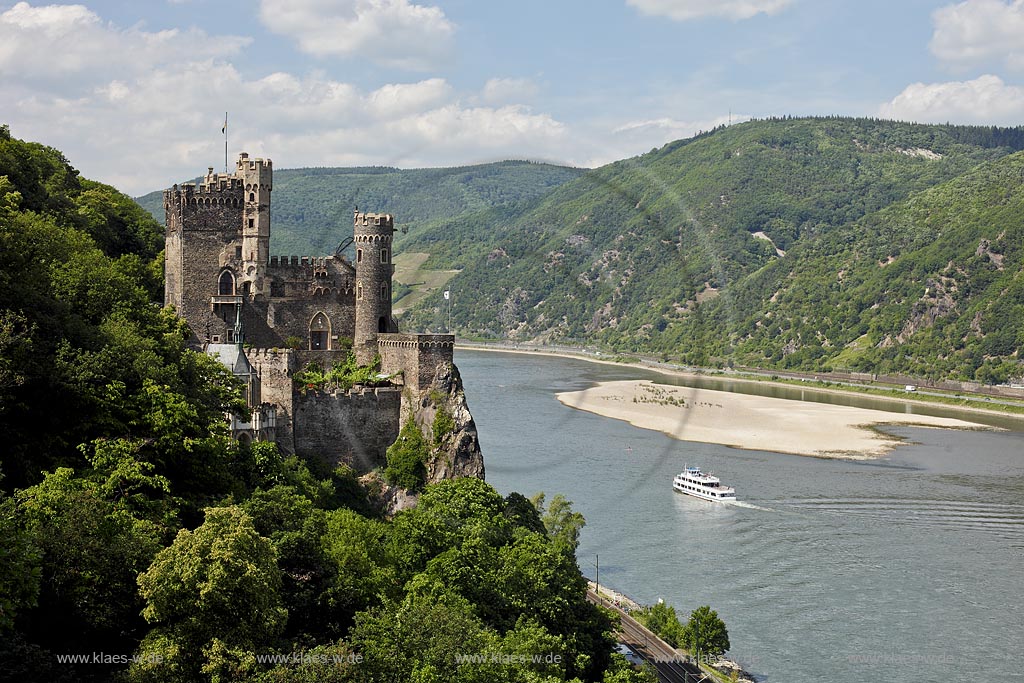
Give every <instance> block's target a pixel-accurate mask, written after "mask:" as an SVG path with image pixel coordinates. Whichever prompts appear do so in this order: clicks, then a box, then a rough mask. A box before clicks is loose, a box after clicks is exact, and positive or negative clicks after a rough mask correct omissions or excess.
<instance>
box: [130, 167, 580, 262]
mask: <svg viewBox="0 0 1024 683" xmlns="http://www.w3.org/2000/svg"><path fill="white" fill-rule="evenodd" d="M583 172H584V171H583V170H582V169H576V168H569V167H565V166H554V165H551V164H541V163H533V162H529V161H502V162H498V163H492V164H481V165H478V166H461V167H455V168H425V169H410V170H402V169H397V168H388V167H362V168H298V169H275V170H274V198H273V206H272V209H271V210H272V220H273V229H272V234H271V247H270V248H271V252H272V253H274V254H282V255H291V254H327V253H332V252H333V251H334V249H335V247H337V246H338V244H339V243H340V242H341V241H342V239H343V238H344V237H345V236H346V235H350V234H351V233H352V225H351V223H352V211H353V209H354V208H355V207H356V206H358V207H359V208H360V209H361V210H363V211H379V212H386V213H391V214H394V216H395V218H396V227H401V228H403V229H405V230H406V231H408V232H410V233H411V234H416V233H418V232H420V231H424V230H430V229H432V228H433V227H434V226H435V225H436V224H438V223H439V222H443V221H445V220H449V219H452V218H454V217H459V216H462V215H465V214H473V213H477V212H480V211H485V210H487V209H490V208H493V207H509V206H516V205H518V204H520V203H522V202H529V201H531V200H533V199H536V198H537V197H540V196H543V195H545V194H547V193H548V192H549V191H550V190H551V189H553V188H555V187H557V186H559V185H561V184H562V183H565V182H566V181H569V180H572V179H574V178H577V177H579V176H580V175H582V174H583ZM136 201H137V202H138V203H139V204H140V205H141V206H142V207H143V208H145V209H146V210H147V211H149V212H150V213H151V214H153V216H154V217H155V218H156V219H157V220H158V221H160V222H161V223H163V220H164V215H163V205H162V201H163V200H162V190H161V191H156V192H150V193H149V194H147V195H145V196H143V197H139V198H137V199H136ZM397 244H398V245H399V247H400V246H401V238H399V241H398V243H397Z"/></svg>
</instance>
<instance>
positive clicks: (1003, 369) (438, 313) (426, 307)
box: [404, 118, 1024, 383]
mask: <svg viewBox="0 0 1024 683" xmlns="http://www.w3.org/2000/svg"><path fill="white" fill-rule="evenodd" d="M1022 148H1024V129H1021V128H1014V129H1001V128H976V127H962V126H948V125H947V126H933V125H916V124H909V123H900V122H892V121H877V120H871V119H844V118H815V119H777V120H769V121H752V122H748V123H744V124H739V125H735V126H731V127H728V128H720V129H717V130H715V131H711V132H709V133H705V134H702V135H700V136H697V137H695V138H693V139H689V140H683V141H678V142H674V143H671V144H669V145H666V146H665V147H663V148H661V149H658V150H654V151H652V152H650V153H649V154H645V155H643V156H640V157H636V158H633V159H627V160H624V161H620V162H616V163H614V164H610V165H608V166H605V167H602V168H599V169H595V170H594V171H591V172H588V173H587V174H585V175H583V176H581V177H580V178H578V179H576V180H574V181H570V182H567V183H565V184H563V185H561V186H559V187H558V188H556V189H554V190H553V191H552V192H551V193H550V194H548V195H547V196H546V197H544V198H542V199H540V200H538V201H535V202H533V203H532V205H531V206H529V207H526V208H525V209H524V208H523V207H515V209H514V210H512V211H506V210H502V209H492V210H491V211H490V212H489V213H488V215H487V216H486V220H487V221H488V223H487V227H486V229H485V230H481V226H480V225H479V223H478V221H480V220H484V218H482V217H481V216H479V215H478V216H465V217H461V218H457V219H454V220H452V221H449V222H448V223H446V224H444V225H440V226H438V227H437V228H436V229H433V230H430V231H421V232H420V233H417V234H416V235H410V237H409V240H408V242H407V243H406V244H405V245H404V246H405V248H407V249H411V250H417V251H428V252H430V253H431V259H430V260H429V261H428V262H427V265H428V266H431V265H433V266H434V267H437V268H458V269H461V272H460V273H459V274H458V275H457V276H456V277H455V278H454V279H453V280H452V281H451V282H450V283H449V285H448V286H449V287H451V289H452V290H453V291H454V292H455V296H456V301H457V302H461V304H462V305H459V304H458V303H457V304H456V306H455V308H454V311H453V318H454V320H455V324H456V328H457V329H458V330H459V331H460V332H462V333H463V334H464V335H467V336H476V337H480V338H484V339H509V338H511V339H515V340H521V341H539V342H549V341H560V342H563V343H565V342H568V343H585V344H595V345H600V346H603V347H605V348H607V349H611V350H617V351H628V352H637V351H640V352H647V353H656V354H659V355H661V356H663V357H664V358H665V359H673V360H679V361H682V362H685V363H691V364H697V365H719V366H720V365H724V364H730V363H732V364H741V365H747V366H756V367H769V368H793V369H802V370H814V371H821V370H829V369H844V370H858V371H865V372H892V373H906V374H913V375H915V376H921V377H929V378H947V377H948V378H958V379H966V380H976V381H981V382H991V383H1001V382H1005V381H1007V380H1009V379H1011V378H1014V377H1020V376H1021V375H1022V374H1024V369H1022V365H1021V360H1022V358H1021V355H1020V349H1021V346H1022V344H1024V327H1022V325H1024V322H1022V321H1024V308H1022V307H1021V304H1022V303H1024V300H1022V299H1021V286H1022V282H1024V280H1022V278H1021V277H1020V274H1021V269H1022V266H1024V262H1022V259H1024V254H1022V253H1021V250H1020V246H1019V245H1020V244H1021V240H1022V238H1024V234H1022V230H1024V210H1022V202H1024V188H1022V184H1024V177H1022V175H1021V167H1022V166H1024V156H1022V155H1021V154H1018V153H1017V152H1019V150H1021V149H1022ZM444 313H445V311H442V310H441V309H440V307H439V306H438V302H436V301H423V302H422V303H421V304H420V305H419V306H418V307H415V308H413V309H412V310H411V311H410V312H409V315H410V316H411V317H412V323H411V324H412V326H413V327H420V328H433V329H438V328H440V327H442V316H443V314H444Z"/></svg>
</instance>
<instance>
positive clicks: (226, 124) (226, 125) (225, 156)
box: [221, 112, 228, 175]
mask: <svg viewBox="0 0 1024 683" xmlns="http://www.w3.org/2000/svg"><path fill="white" fill-rule="evenodd" d="M221 132H222V133H224V175H227V174H228V113H227V112H224V130H222V131H221Z"/></svg>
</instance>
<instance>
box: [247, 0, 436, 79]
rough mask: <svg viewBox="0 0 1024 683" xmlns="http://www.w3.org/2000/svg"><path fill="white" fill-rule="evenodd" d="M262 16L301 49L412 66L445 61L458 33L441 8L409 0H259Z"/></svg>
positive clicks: (307, 51) (424, 68)
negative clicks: (295, 42)
mask: <svg viewBox="0 0 1024 683" xmlns="http://www.w3.org/2000/svg"><path fill="white" fill-rule="evenodd" d="M260 19H261V20H262V22H263V23H264V25H266V27H267V28H268V29H270V30H271V31H274V32H275V33H280V34H282V35H285V36H288V37H290V38H293V39H294V40H296V41H298V44H299V49H301V50H302V51H303V52H306V53H309V54H312V55H315V56H318V57H327V56H333V55H340V56H344V57H352V56H362V57H366V58H367V59H370V60H372V61H374V62H376V63H379V64H383V65H386V66H392V67H398V68H403V69H412V70H427V69H429V68H431V67H432V66H434V65H435V64H437V63H439V62H440V61H443V60H444V59H445V58H446V57H447V55H448V53H449V51H450V49H451V41H452V36H453V35H454V34H455V25H454V24H452V23H451V22H450V21H449V20H448V18H447V17H445V15H444V12H443V11H442V10H441V9H440V8H439V7H427V6H423V5H414V4H410V3H409V1H408V0H260Z"/></svg>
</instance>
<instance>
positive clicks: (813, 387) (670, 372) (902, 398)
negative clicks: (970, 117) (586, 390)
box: [456, 344, 1024, 429]
mask: <svg viewBox="0 0 1024 683" xmlns="http://www.w3.org/2000/svg"><path fill="white" fill-rule="evenodd" d="M456 348H457V349H462V350H464V351H484V352H488V353H516V354H522V355H527V356H551V357H554V358H572V359H575V360H581V361H585V362H587V363H597V364H598V365H612V366H615V367H619V368H636V369H638V370H645V371H647V372H654V373H657V374H659V375H664V376H666V377H683V378H705V379H723V380H728V381H730V382H740V383H745V384H762V385H763V384H769V385H776V386H783V387H791V388H792V387H793V386H797V385H794V384H792V383H786V382H777V381H773V380H771V379H768V378H767V377H765V378H756V379H755V378H752V377H740V376H735V375H732V374H729V375H723V374H715V373H708V372H696V371H690V370H681V369H675V368H669V367H660V366H658V365H653V364H649V363H646V362H643V361H639V362H636V363H623V362H620V361H614V360H608V359H606V358H599V357H595V356H591V355H588V354H585V353H574V352H571V351H565V350H548V349H543V348H541V349H532V348H517V347H501V346H488V345H486V344H481V345H472V344H463V345H461V346H456ZM798 386H799V388H800V390H801V391H810V392H817V393H820V394H838V395H844V396H857V397H861V398H884V399H886V400H889V401H898V402H900V403H907V404H910V405H918V406H926V407H932V408H942V409H944V410H950V411H956V412H959V413H965V414H967V415H969V414H970V413H977V414H979V415H991V416H997V417H1000V418H1009V419H1011V420H1013V419H1016V420H1022V424H1024V416H1021V415H1019V414H1015V413H1009V412H1006V411H1002V410H996V409H992V408H984V407H981V406H971V405H950V404H946V403H937V402H935V401H926V400H922V399H913V398H908V397H907V396H906V395H897V394H893V395H892V396H881V397H879V396H878V395H874V394H865V393H862V392H859V391H853V390H849V389H843V388H841V387H836V386H832V387H824V386H820V385H817V384H808V385H806V386H804V385H802V384H801V385H798ZM980 426H981V427H984V428H989V429H991V428H992V427H991V425H980ZM996 429H998V428H996Z"/></svg>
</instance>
